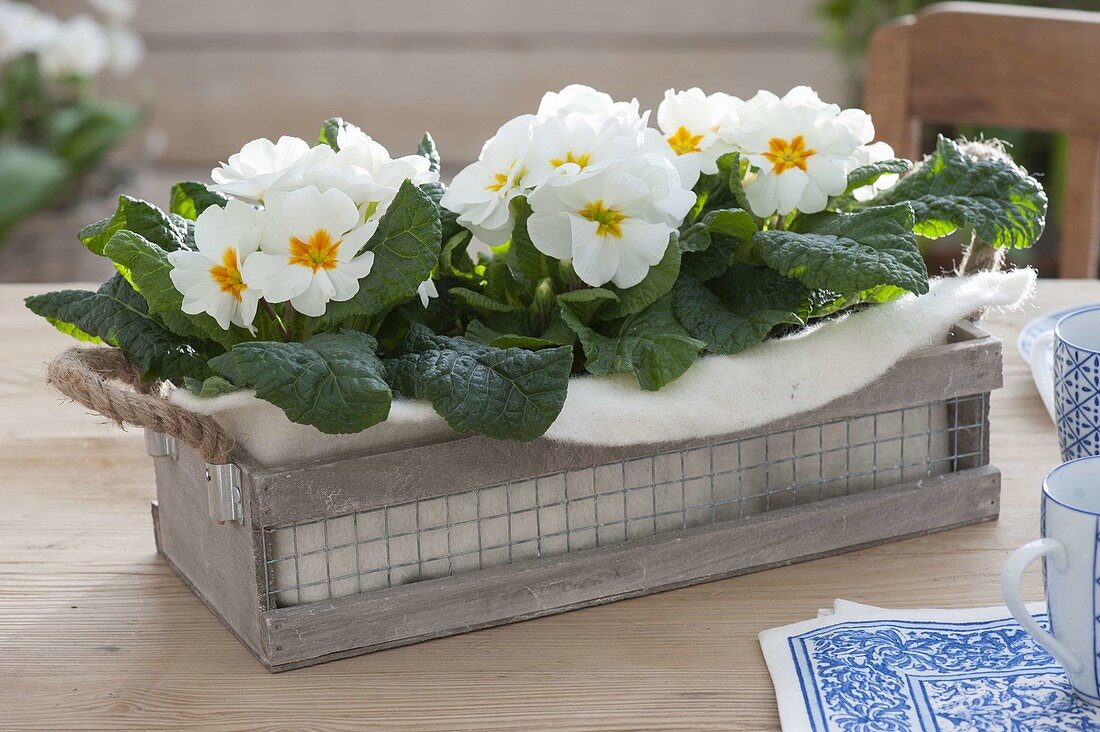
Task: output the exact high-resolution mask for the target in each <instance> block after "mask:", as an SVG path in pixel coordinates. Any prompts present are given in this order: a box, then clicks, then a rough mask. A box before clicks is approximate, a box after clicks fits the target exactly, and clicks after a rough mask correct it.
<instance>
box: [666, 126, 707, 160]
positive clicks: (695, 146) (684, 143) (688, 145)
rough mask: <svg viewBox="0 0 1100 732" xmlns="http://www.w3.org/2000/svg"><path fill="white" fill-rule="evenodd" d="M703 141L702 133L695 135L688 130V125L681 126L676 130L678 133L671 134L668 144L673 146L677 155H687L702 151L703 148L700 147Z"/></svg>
mask: <svg viewBox="0 0 1100 732" xmlns="http://www.w3.org/2000/svg"><path fill="white" fill-rule="evenodd" d="M702 141H703V136H702V135H693V134H691V133H690V132H688V128H687V127H681V128H680V129H678V130H676V134H674V135H671V136H670V137H669V138H668V144H669V145H671V146H672V149H673V150H674V151H675V152H676V154H677V155H687V154H688V153H693V152H702V148H700V147H699V143H700V142H702Z"/></svg>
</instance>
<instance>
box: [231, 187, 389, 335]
mask: <svg viewBox="0 0 1100 732" xmlns="http://www.w3.org/2000/svg"><path fill="white" fill-rule="evenodd" d="M266 204H267V208H266V216H265V219H266V223H265V226H264V230H263V236H262V238H261V240H260V249H261V250H260V251H258V252H256V253H254V254H253V255H252V256H250V257H249V258H248V259H247V261H245V263H244V270H243V273H244V279H245V281H246V282H248V283H249V285H250V286H254V287H256V288H258V289H259V290H261V291H262V292H263V296H264V299H265V300H267V301H268V302H285V301H287V300H289V301H290V304H291V306H292V307H293V308H294V309H295V310H297V311H298V312H300V313H302V314H303V315H309V316H312V317H317V316H320V315H324V313H325V309H326V307H327V304H328V303H329V301H338V302H339V301H343V300H349V299H351V298H352V297H354V296H355V293H357V292H359V280H360V279H361V278H363V277H366V276H367V274H369V273H370V270H371V266H372V265H373V264H374V252H364V253H362V254H359V250H360V249H362V247H363V245H364V244H366V243H367V239H369V238H370V234H369V233H367V227H365V226H361V225H360V215H359V210H358V209H357V208H356V206H355V203H354V202H353V201H352V200H351V198H349V197H348V195H347V194H346V193H344V192H342V191H340V190H338V189H335V188H333V189H330V190H327V191H325V192H324V193H322V192H321V191H319V190H318V189H317V188H316V187H315V186H307V187H305V188H300V189H298V190H295V191H291V192H289V193H287V192H284V191H272V192H271V193H270V195H268V196H267V199H266Z"/></svg>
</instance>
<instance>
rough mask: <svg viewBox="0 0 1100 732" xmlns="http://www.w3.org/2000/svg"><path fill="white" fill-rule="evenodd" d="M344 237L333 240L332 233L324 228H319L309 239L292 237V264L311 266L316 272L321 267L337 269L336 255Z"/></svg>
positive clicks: (289, 260) (290, 260)
mask: <svg viewBox="0 0 1100 732" xmlns="http://www.w3.org/2000/svg"><path fill="white" fill-rule="evenodd" d="M342 242H343V239H337V240H336V241H333V240H332V235H331V234H329V233H328V232H327V231H325V230H324V229H318V230H317V231H315V232H313V234H311V235H310V237H309V239H308V240H307V241H302V240H301V239H299V238H298V237H296V236H292V237H290V257H289V259H288V260H287V261H288V263H290V264H297V265H300V266H302V267H309V268H310V269H312V270H313V271H314V272H316V271H317V270H319V269H336V265H337V264H338V262H337V259H336V255H337V254H338V253H339V251H340V244H341V243H342Z"/></svg>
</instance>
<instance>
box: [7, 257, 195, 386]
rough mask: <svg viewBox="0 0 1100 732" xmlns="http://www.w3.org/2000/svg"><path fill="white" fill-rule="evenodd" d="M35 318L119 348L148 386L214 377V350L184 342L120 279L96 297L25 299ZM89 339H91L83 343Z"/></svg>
mask: <svg viewBox="0 0 1100 732" xmlns="http://www.w3.org/2000/svg"><path fill="white" fill-rule="evenodd" d="M26 304H27V307H28V308H29V309H30V310H31V312H33V313H35V314H37V315H41V316H42V317H44V318H46V319H47V320H48V321H50V322H51V323H53V324H54V325H55V326H56V327H58V329H59V330H61V331H62V332H67V333H70V334H76V333H74V329H75V331H76V332H78V333H79V334H81V335H83V336H88V337H92V338H98V339H100V340H101V341H102V342H104V343H107V344H109V345H112V346H115V347H116V348H119V349H121V350H122V352H123V353H125V354H126V356H127V358H129V359H130V360H131V361H133V362H134V363H135V364H137V366H138V368H140V369H141V373H142V378H144V379H146V380H153V379H169V380H171V381H175V382H182V380H183V378H184V377H191V378H194V379H205V378H206V377H207V376H209V375H210V370H209V369H208V368H207V366H206V354H207V352H208V351H209V350H210V349H209V347H210V346H212V345H213V344H205V343H202V342H200V341H193V340H187V339H184V338H181V337H179V336H177V335H175V334H173V333H171V332H170V331H168V330H167V329H166V328H165V327H164V326H163V325H161V323H160V322H159V321H158V320H157V319H156V318H154V317H153V316H152V315H150V314H149V311H148V308H147V306H146V303H145V300H144V298H142V296H141V295H139V294H138V293H137V292H135V291H134V289H133V288H132V287H130V283H128V282H127V281H126V280H125V279H123V278H122V276H121V275H115V276H114V277H112V278H111V279H109V280H107V282H105V283H104V284H103V286H102V287H100V288H99V289H98V290H97V291H96V292H89V291H87V290H62V291H61V292H51V293H47V294H45V295H33V296H31V297H28V298H27V299H26ZM85 339H88V338H85Z"/></svg>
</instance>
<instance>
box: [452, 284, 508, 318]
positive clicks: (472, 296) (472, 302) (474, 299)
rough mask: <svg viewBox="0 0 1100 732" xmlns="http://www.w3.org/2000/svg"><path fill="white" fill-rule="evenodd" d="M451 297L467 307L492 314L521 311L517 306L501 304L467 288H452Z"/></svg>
mask: <svg viewBox="0 0 1100 732" xmlns="http://www.w3.org/2000/svg"><path fill="white" fill-rule="evenodd" d="M451 295H453V296H454V298H455V299H456V300H458V301H459V302H461V303H463V304H465V305H468V306H470V307H472V308H476V309H478V310H484V311H486V312H490V313H510V312H513V311H516V310H520V309H521V308H519V307H518V306H516V305H510V304H508V303H506V302H499V301H497V300H494V299H493V298H491V297H489V296H487V295H483V294H481V293H480V292H475V291H473V290H470V289H467V288H465V287H452V288H451Z"/></svg>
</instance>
